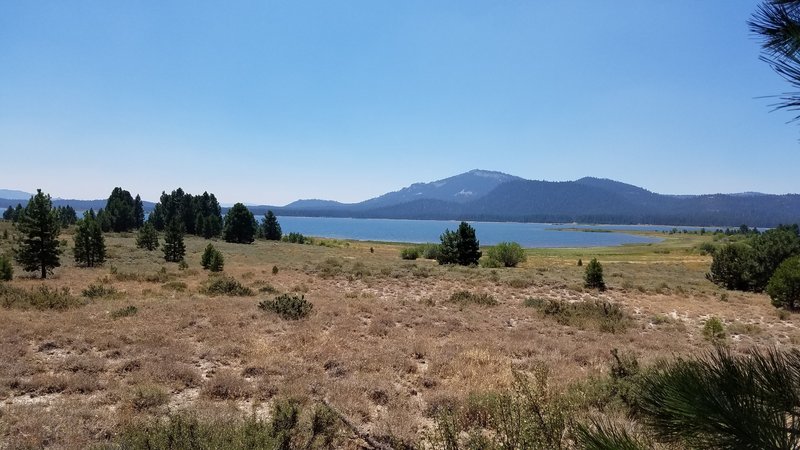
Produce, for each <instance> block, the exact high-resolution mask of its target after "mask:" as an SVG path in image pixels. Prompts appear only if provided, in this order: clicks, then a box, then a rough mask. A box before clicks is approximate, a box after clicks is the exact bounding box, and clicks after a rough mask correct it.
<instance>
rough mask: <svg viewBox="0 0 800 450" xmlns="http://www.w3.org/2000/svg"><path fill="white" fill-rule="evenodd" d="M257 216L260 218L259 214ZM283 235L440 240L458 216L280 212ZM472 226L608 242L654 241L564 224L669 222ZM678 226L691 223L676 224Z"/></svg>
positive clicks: (564, 242) (487, 234) (528, 239)
mask: <svg viewBox="0 0 800 450" xmlns="http://www.w3.org/2000/svg"><path fill="white" fill-rule="evenodd" d="M259 219H260V218H259ZM278 221H279V222H280V224H281V229H283V233H284V234H288V233H290V232H293V231H294V232H298V233H302V234H304V235H307V236H319V237H326V238H336V239H355V240H360V241H390V242H410V243H423V242H439V236H440V235H441V234H442V232H444V230H445V229H450V230H455V229H456V228H458V224H459V222H458V221H448V220H395V219H347V218H333V217H288V216H279V217H278ZM469 223H470V225H472V226H473V227H475V231H476V233H477V235H478V240H480V242H481V244H482V245H494V244H497V243H499V242H503V241H513V242H518V243H519V244H520V245H522V246H523V247H547V248H554V247H607V246H613V245H622V244H640V243H650V242H659V241H660V239H658V238H651V237H645V236H635V235H631V234H625V233H591V232H585V231H571V230H565V228H573V229H574V228H580V229H587V230H591V229H596V230H615V231H669V230H672V229H673V227H671V226H658V225H573V224H566V225H563V224H560V225H554V224H546V223H514V222H469ZM678 228H679V229H680V230H683V229H693V228H692V227H678Z"/></svg>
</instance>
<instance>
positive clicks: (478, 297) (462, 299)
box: [448, 291, 497, 306]
mask: <svg viewBox="0 0 800 450" xmlns="http://www.w3.org/2000/svg"><path fill="white" fill-rule="evenodd" d="M448 301H449V302H451V303H458V304H460V305H470V304H473V305H482V306H495V305H497V300H496V299H495V298H494V297H492V296H491V295H489V294H486V293H480V294H475V293H473V292H470V291H457V292H454V293H453V295H451V296H450V298H449V299H448Z"/></svg>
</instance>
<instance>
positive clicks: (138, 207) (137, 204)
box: [133, 194, 144, 228]
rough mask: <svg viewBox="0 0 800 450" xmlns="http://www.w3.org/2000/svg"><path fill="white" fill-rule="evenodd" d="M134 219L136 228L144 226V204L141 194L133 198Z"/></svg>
mask: <svg viewBox="0 0 800 450" xmlns="http://www.w3.org/2000/svg"><path fill="white" fill-rule="evenodd" d="M133 220H134V226H135V227H136V228H142V225H144V205H143V204H142V197H140V196H139V194H136V198H134V199H133Z"/></svg>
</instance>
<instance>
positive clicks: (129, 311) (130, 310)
mask: <svg viewBox="0 0 800 450" xmlns="http://www.w3.org/2000/svg"><path fill="white" fill-rule="evenodd" d="M137 312H139V309H138V308H136V307H135V306H133V305H128V306H126V307H124V308H120V309H116V310H114V311H111V318H112V319H120V318H122V317H130V316H134V315H136V313H137Z"/></svg>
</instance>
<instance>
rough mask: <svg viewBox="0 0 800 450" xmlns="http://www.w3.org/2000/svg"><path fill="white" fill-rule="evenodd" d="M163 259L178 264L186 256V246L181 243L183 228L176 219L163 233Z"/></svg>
mask: <svg viewBox="0 0 800 450" xmlns="http://www.w3.org/2000/svg"><path fill="white" fill-rule="evenodd" d="M162 250H164V259H165V260H166V261H170V262H180V261H181V260H183V257H184V255H186V246H185V245H184V243H183V226H182V224H181V223H180V222H178V219H177V218H176V219H173V220H172V221H171V222H170V223H169V225H167V228H166V230H165V231H164V245H163V247H162Z"/></svg>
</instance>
